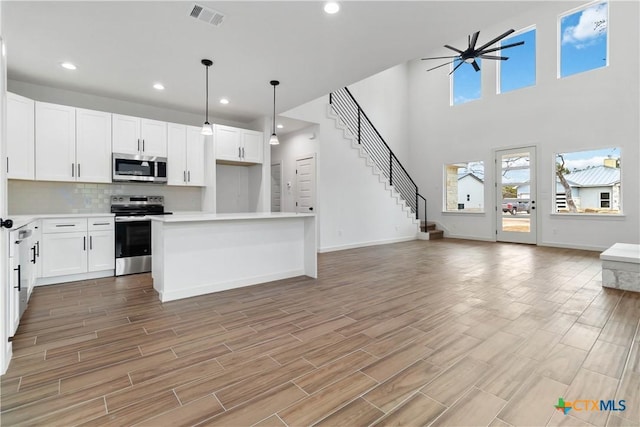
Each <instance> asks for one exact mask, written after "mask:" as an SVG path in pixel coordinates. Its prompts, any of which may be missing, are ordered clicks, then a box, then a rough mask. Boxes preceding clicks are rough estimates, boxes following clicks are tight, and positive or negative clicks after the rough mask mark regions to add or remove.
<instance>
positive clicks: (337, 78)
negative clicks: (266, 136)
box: [2, 1, 536, 122]
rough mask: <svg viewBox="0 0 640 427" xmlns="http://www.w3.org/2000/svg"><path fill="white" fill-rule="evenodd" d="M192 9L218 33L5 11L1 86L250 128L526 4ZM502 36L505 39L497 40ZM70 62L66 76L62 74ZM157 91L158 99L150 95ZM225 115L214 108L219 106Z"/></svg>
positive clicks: (126, 12)
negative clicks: (50, 90) (38, 87)
mask: <svg viewBox="0 0 640 427" xmlns="http://www.w3.org/2000/svg"><path fill="white" fill-rule="evenodd" d="M196 3H198V4H201V5H204V6H207V7H210V8H213V9H215V10H217V11H219V12H222V13H223V14H225V15H226V16H225V19H224V22H223V23H222V25H220V26H219V27H215V26H212V25H210V24H207V23H205V22H202V21H199V20H197V19H194V18H192V17H190V16H188V15H189V12H190V11H191V9H192V7H193V4H194V3H193V2H187V1H178V2H170V1H143V2H132V1H122V2H120V1H102V2H100V1H44V2H35V1H3V2H2V18H3V23H2V29H3V36H4V39H5V42H6V45H7V62H8V77H9V78H10V79H15V80H20V81H25V82H30V83H37V84H42V85H46V86H53V87H58V88H63V89H70V90H74V91H79V92H84V93H91V94H95V95H101V96H106V97H111V98H116V99H122V100H127V101H134V102H138V103H142V104H150V105H154V106H159V107H166V108H171V109H176V110H181V111H187V112H193V113H198V114H200V113H202V112H203V110H204V84H205V81H204V79H205V68H204V66H203V65H201V64H200V60H201V59H202V58H210V59H212V60H213V61H214V65H213V67H211V70H210V85H211V86H210V94H211V98H210V99H211V101H210V105H211V109H212V113H211V115H213V116H218V117H222V118H226V119H229V120H235V121H240V122H247V121H251V120H254V119H256V118H257V117H260V116H265V115H266V116H269V115H270V114H271V109H272V94H273V92H272V87H271V86H270V85H269V81H270V80H272V79H278V80H280V81H281V85H280V86H279V87H278V92H277V97H278V102H277V104H278V105H277V111H278V112H281V111H285V110H287V109H289V108H292V107H295V106H297V105H300V104H302V103H305V102H307V101H310V100H313V99H315V98H317V97H319V96H322V95H325V94H327V93H329V92H330V91H332V90H335V89H337V88H339V87H342V86H345V85H348V84H351V83H354V82H356V81H359V80H362V79H363V78H366V77H368V76H371V75H373V74H375V73H378V72H380V71H382V70H385V69H387V68H389V67H392V66H394V65H397V64H400V63H403V62H406V61H408V60H412V59H415V58H419V57H422V56H425V55H427V54H429V53H441V54H447V55H449V54H450V53H451V52H448V51H446V50H445V49H443V48H442V45H443V44H445V43H449V44H451V43H455V42H457V41H460V40H464V38H465V36H466V35H467V34H471V33H473V32H474V31H476V30H483V29H484V28H486V27H487V26H490V25H494V24H496V23H499V22H505V25H508V18H509V17H510V16H513V15H516V14H520V13H525V12H526V11H527V10H529V9H531V8H532V7H535V4H536V2H535V1H534V2H525V1H508V2H507V1H496V2H484V1H466V2H465V1H440V2H438V1H407V2H401V1H343V2H341V10H340V12H339V13H338V14H336V15H327V14H325V13H324V12H323V2H316V1H280V2H272V1H257V2H248V1H228V2H211V1H205V2H200V1H197V2H196ZM506 29H507V28H505V30H506ZM63 61H71V62H73V63H75V64H76V65H77V66H78V69H77V70H76V71H68V70H65V69H63V68H61V67H60V66H59V64H60V63H61V62H63ZM155 82H162V83H163V84H164V86H165V87H166V90H164V91H163V92H159V91H156V90H154V89H153V88H152V84H153V83H155ZM223 96H224V97H227V98H229V99H230V101H231V103H230V104H228V105H226V106H223V105H220V104H219V103H218V100H219V98H220V97H223Z"/></svg>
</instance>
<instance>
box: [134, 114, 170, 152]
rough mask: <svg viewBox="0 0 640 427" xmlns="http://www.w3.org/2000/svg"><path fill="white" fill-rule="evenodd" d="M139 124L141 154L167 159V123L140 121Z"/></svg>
mask: <svg viewBox="0 0 640 427" xmlns="http://www.w3.org/2000/svg"><path fill="white" fill-rule="evenodd" d="M141 124H142V127H141V128H140V129H141V135H140V136H141V138H142V147H141V150H142V151H141V154H144V155H146V156H157V157H167V123H166V122H159V121H157V120H149V119H142V120H141Z"/></svg>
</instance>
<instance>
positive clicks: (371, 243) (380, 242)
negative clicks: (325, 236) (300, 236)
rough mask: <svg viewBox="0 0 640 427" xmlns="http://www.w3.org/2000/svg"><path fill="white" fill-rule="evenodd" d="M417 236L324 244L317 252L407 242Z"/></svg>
mask: <svg viewBox="0 0 640 427" xmlns="http://www.w3.org/2000/svg"><path fill="white" fill-rule="evenodd" d="M417 238H418V236H417V233H416V235H415V236H406V237H397V238H393V239H383V240H371V241H368V242H360V243H351V244H348V245H336V246H325V247H321V248H319V249H318V252H319V253H326V252H335V251H343V250H346V249H356V248H364V247H366V246H377V245H387V244H390V243H400V242H409V241H411V240H416V239H417Z"/></svg>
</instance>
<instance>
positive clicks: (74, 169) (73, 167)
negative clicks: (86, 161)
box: [71, 163, 76, 178]
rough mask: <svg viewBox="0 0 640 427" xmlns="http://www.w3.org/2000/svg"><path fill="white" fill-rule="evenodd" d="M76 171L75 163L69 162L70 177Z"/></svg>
mask: <svg viewBox="0 0 640 427" xmlns="http://www.w3.org/2000/svg"><path fill="white" fill-rule="evenodd" d="M75 173H76V165H75V163H71V177H72V178H73V177H74V176H75Z"/></svg>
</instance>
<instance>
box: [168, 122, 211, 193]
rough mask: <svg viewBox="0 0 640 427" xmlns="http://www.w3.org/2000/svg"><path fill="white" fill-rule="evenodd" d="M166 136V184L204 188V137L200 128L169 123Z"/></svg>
mask: <svg viewBox="0 0 640 427" xmlns="http://www.w3.org/2000/svg"><path fill="white" fill-rule="evenodd" d="M167 134H168V141H167V148H168V155H167V169H168V171H167V178H168V184H169V185H193V186H204V144H205V139H204V138H205V137H204V135H202V134H201V133H200V128H198V127H194V126H185V125H179V124H176V123H169V124H168V126H167Z"/></svg>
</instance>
